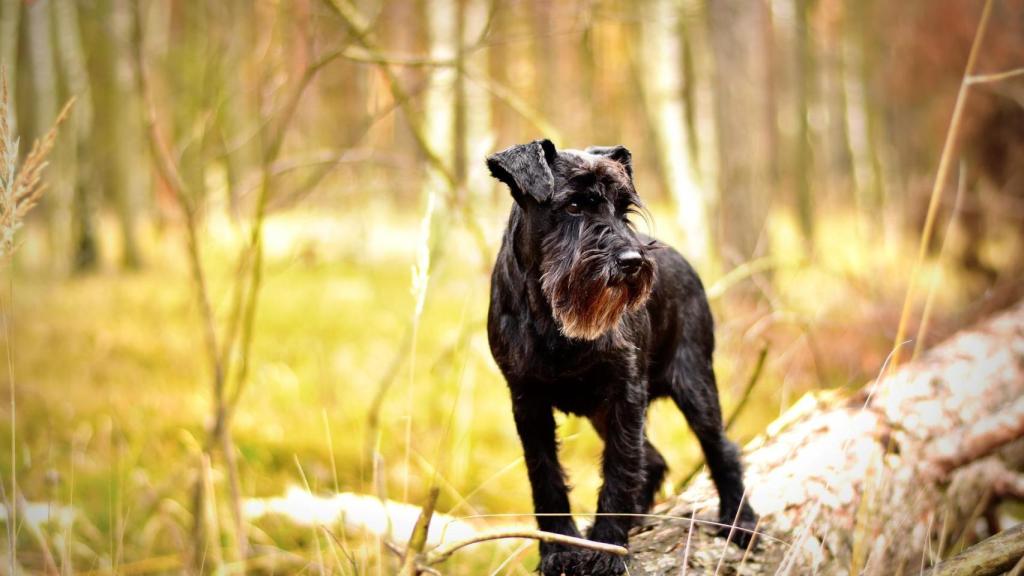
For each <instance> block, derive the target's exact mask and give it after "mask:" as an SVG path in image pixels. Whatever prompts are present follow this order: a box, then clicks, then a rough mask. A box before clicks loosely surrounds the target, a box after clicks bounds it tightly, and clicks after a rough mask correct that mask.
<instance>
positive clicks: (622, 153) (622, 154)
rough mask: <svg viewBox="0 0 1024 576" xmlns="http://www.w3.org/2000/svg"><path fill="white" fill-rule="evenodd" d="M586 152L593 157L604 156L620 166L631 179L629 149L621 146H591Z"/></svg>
mask: <svg viewBox="0 0 1024 576" xmlns="http://www.w3.org/2000/svg"><path fill="white" fill-rule="evenodd" d="M586 151H587V152H588V153H590V154H594V155H595V156H604V157H605V158H609V159H611V160H615V161H616V162H618V163H619V164H622V167H623V168H625V169H626V174H628V175H629V177H630V178H633V155H632V154H630V153H629V148H626V147H625V146H623V145H621V144H620V145H618V146H591V147H590V148H587V150H586Z"/></svg>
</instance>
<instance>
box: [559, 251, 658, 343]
mask: <svg viewBox="0 0 1024 576" xmlns="http://www.w3.org/2000/svg"><path fill="white" fill-rule="evenodd" d="M653 286H654V267H653V265H652V264H651V263H650V262H649V261H645V262H644V264H643V266H641V269H640V271H639V272H637V273H636V274H635V275H633V276H632V277H630V278H629V279H623V278H619V277H617V273H616V272H615V271H614V269H613V267H612V266H610V265H609V263H608V258H607V256H605V255H604V254H601V253H598V252H597V251H590V252H589V253H586V252H585V253H584V254H583V255H581V256H579V257H577V258H571V257H570V258H550V259H546V260H545V261H544V262H543V263H542V264H541V289H542V290H543V291H544V294H545V295H546V296H547V298H548V302H549V303H550V304H551V311H552V314H553V315H554V317H555V320H556V321H557V322H558V325H559V328H560V329H561V331H562V334H564V335H565V336H567V337H569V338H576V339H581V340H596V339H598V338H600V337H601V336H602V335H603V334H605V333H607V332H609V331H617V330H618V328H619V325H620V321H621V320H622V316H623V315H624V314H625V313H626V312H632V311H635V310H638V309H639V308H640V307H642V306H643V305H644V304H645V303H646V302H647V298H648V297H650V295H651V289H652V288H653Z"/></svg>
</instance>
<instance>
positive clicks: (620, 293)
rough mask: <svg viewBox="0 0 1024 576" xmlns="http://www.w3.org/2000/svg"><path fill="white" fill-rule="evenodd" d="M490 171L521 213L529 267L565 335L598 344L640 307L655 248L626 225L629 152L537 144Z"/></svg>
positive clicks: (630, 204) (506, 153) (493, 159)
mask: <svg viewBox="0 0 1024 576" xmlns="http://www.w3.org/2000/svg"><path fill="white" fill-rule="evenodd" d="M487 166H488V168H490V171H491V175H493V176H494V177H495V178H497V179H498V180H500V181H502V182H504V183H505V184H507V185H508V187H509V189H510V190H511V191H512V198H513V199H515V201H516V204H518V205H519V208H520V209H521V210H522V212H523V215H524V220H525V226H526V233H527V234H528V235H529V244H530V245H531V246H532V248H531V249H530V252H531V254H530V256H531V260H533V262H532V264H535V269H537V270H538V271H539V273H540V280H541V289H542V291H543V292H544V295H545V296H546V298H547V300H548V303H549V304H550V305H551V310H552V312H553V314H554V317H555V319H556V320H557V321H558V324H559V326H560V328H561V330H562V333H563V334H565V335H566V336H568V337H570V338H579V339H584V340H595V339H597V338H598V337H600V336H601V335H602V334H605V333H606V332H608V331H609V330H614V329H616V328H617V327H618V325H619V321H620V320H621V318H622V315H623V314H624V313H626V312H627V311H632V310H636V309H639V308H640V307H642V306H643V305H644V303H645V302H646V301H647V298H648V297H649V296H650V294H651V288H652V287H653V285H654V275H655V272H656V270H655V263H654V259H653V258H651V257H650V255H649V252H650V251H651V250H652V249H654V243H653V242H645V241H644V239H643V238H642V237H641V236H640V235H639V234H637V232H636V230H634V228H633V225H632V224H631V223H630V221H629V216H630V215H632V214H635V213H637V211H638V210H640V209H642V205H641V203H640V198H639V196H637V193H636V189H635V188H634V186H633V167H632V158H631V155H630V153H629V150H627V149H626V148H625V147H623V146H612V147H590V148H587V149H586V150H585V151H580V150H561V151H559V150H556V149H555V146H554V144H552V143H551V142H550V141H548V140H536V141H534V142H530V143H529V144H520V145H518V146H513V147H511V148H508V149H506V150H502V151H501V152H498V153H496V154H493V155H491V156H489V157H488V158H487ZM533 252H537V254H532V253H533Z"/></svg>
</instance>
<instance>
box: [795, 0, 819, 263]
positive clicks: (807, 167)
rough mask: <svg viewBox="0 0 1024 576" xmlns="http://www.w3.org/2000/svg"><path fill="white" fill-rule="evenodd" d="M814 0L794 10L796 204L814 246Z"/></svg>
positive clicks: (800, 0) (802, 1) (797, 1)
mask: <svg viewBox="0 0 1024 576" xmlns="http://www.w3.org/2000/svg"><path fill="white" fill-rule="evenodd" d="M812 2H813V0H795V1H794V2H793V13H794V15H795V21H796V24H795V27H794V28H795V29H794V31H793V32H794V34H795V36H796V42H795V44H796V54H795V63H796V66H795V72H796V73H795V76H796V78H795V79H794V84H795V88H796V98H794V104H795V105H796V117H797V133H796V150H795V153H794V154H793V157H794V159H795V166H794V167H793V172H794V176H795V178H796V206H797V215H798V220H799V222H800V232H801V234H803V238H804V243H805V244H806V245H807V246H808V247H811V246H813V244H814V204H813V199H814V194H813V192H812V191H811V180H812V179H813V175H812V172H813V170H814V165H813V156H812V153H811V138H812V135H811V123H810V112H811V100H812V86H813V83H814V77H815V65H814V51H813V50H812V47H811V31H810V26H809V23H808V19H809V17H810V11H811V3H812Z"/></svg>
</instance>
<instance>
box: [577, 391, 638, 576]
mask: <svg viewBox="0 0 1024 576" xmlns="http://www.w3.org/2000/svg"><path fill="white" fill-rule="evenodd" d="M617 391H618V394H616V395H615V396H614V397H613V398H611V399H609V401H608V404H607V406H606V409H605V410H603V411H602V416H603V418H602V420H603V422H601V423H599V424H598V425H599V426H600V432H601V433H602V436H603V437H604V441H605V445H604V458H603V463H602V474H603V476H604V484H603V485H602V486H601V492H600V495H599V496H598V501H597V514H598V515H597V518H596V519H595V520H594V525H593V527H591V529H590V532H589V534H588V536H589V537H590V539H591V540H596V541H598V542H607V543H609V544H617V545H620V546H626V545H627V544H628V540H629V529H630V528H631V527H632V526H633V524H634V522H636V517H635V516H633V515H634V514H638V513H640V512H643V510H641V509H640V505H641V504H640V493H641V491H642V487H643V483H644V472H643V471H644V417H645V415H646V409H647V392H646V386H643V385H641V384H638V383H635V382H631V383H623V384H622V385H621V386H620V387H618V389H617ZM588 555H589V556H590V559H589V560H588V564H589V565H590V566H591V567H592V570H593V571H592V572H587V573H588V574H621V573H623V572H624V571H625V563H624V562H623V560H622V559H621V558H618V557H615V556H611V555H608V554H602V553H599V552H590V553H588Z"/></svg>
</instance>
